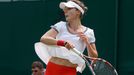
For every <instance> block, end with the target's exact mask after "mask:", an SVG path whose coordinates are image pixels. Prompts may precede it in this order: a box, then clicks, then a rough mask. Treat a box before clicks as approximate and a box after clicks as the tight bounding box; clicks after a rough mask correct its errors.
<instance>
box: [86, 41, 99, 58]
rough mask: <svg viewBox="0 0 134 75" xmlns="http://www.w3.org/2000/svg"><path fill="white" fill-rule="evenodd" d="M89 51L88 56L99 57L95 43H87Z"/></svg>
mask: <svg viewBox="0 0 134 75" xmlns="http://www.w3.org/2000/svg"><path fill="white" fill-rule="evenodd" d="M87 51H88V56H90V57H95V58H97V57H98V53H97V50H96V47H93V45H91V44H90V43H88V44H87Z"/></svg>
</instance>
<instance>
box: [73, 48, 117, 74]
mask: <svg viewBox="0 0 134 75" xmlns="http://www.w3.org/2000/svg"><path fill="white" fill-rule="evenodd" d="M71 50H72V51H73V52H74V53H76V54H78V55H79V56H80V57H82V58H83V59H84V60H85V62H86V65H87V66H88V67H89V69H90V71H91V73H92V75H118V73H117V71H116V69H115V68H114V67H113V66H112V65H111V64H110V63H109V62H108V61H106V60H104V59H102V58H93V57H89V56H86V55H84V54H82V53H81V52H79V51H78V50H77V49H76V48H73V49H71Z"/></svg>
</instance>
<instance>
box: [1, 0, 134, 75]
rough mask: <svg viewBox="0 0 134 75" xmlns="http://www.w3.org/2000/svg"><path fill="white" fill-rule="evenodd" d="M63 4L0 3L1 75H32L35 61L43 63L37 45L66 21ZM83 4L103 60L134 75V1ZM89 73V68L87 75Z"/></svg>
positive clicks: (123, 74) (42, 0) (41, 0)
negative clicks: (51, 29) (46, 34)
mask: <svg viewBox="0 0 134 75" xmlns="http://www.w3.org/2000/svg"><path fill="white" fill-rule="evenodd" d="M61 1H65V0H37V1H36V0H33V1H32V0H31V1H24V0H20V1H14V0H11V2H8V1H7V2H0V41H1V43H0V73H1V74H0V75H9V74H11V75H31V64H32V62H33V61H36V60H39V61H41V60H40V59H39V58H38V56H37V55H36V53H35V51H34V43H35V42H38V41H39V40H40V37H41V36H42V35H43V34H44V33H45V32H46V31H47V30H48V29H50V26H51V25H53V24H55V23H56V22H58V21H60V20H64V15H63V12H62V10H60V9H59V7H58V6H59V3H60V2H61ZM83 1H84V3H85V5H86V6H87V7H88V12H87V13H86V16H85V17H84V19H83V20H82V23H83V24H84V25H85V26H88V27H90V28H92V29H94V32H95V36H96V46H97V50H98V53H99V57H101V58H104V59H106V60H108V61H109V62H110V63H112V64H113V65H114V67H116V69H117V71H118V73H119V75H133V73H134V60H133V58H134V54H133V53H134V51H133V50H134V47H133V46H132V45H133V42H134V39H133V38H134V33H133V27H134V14H133V13H134V5H133V4H134V0H83ZM85 53H86V52H85ZM44 65H45V64H44ZM44 67H45V66H44ZM88 72H89V70H88V68H86V69H85V70H84V72H83V75H87V73H88ZM89 75H91V74H89Z"/></svg>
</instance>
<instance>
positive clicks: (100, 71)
mask: <svg viewBox="0 0 134 75" xmlns="http://www.w3.org/2000/svg"><path fill="white" fill-rule="evenodd" d="M91 66H92V68H93V70H94V72H95V75H118V73H117V71H116V69H115V68H114V67H113V66H112V65H111V64H110V63H109V62H108V61H106V60H104V59H101V58H97V59H95V60H92V63H91Z"/></svg>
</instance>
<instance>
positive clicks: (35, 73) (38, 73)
mask: <svg viewBox="0 0 134 75" xmlns="http://www.w3.org/2000/svg"><path fill="white" fill-rule="evenodd" d="M32 75H42V70H40V69H39V68H38V67H36V68H33V69H32Z"/></svg>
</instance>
